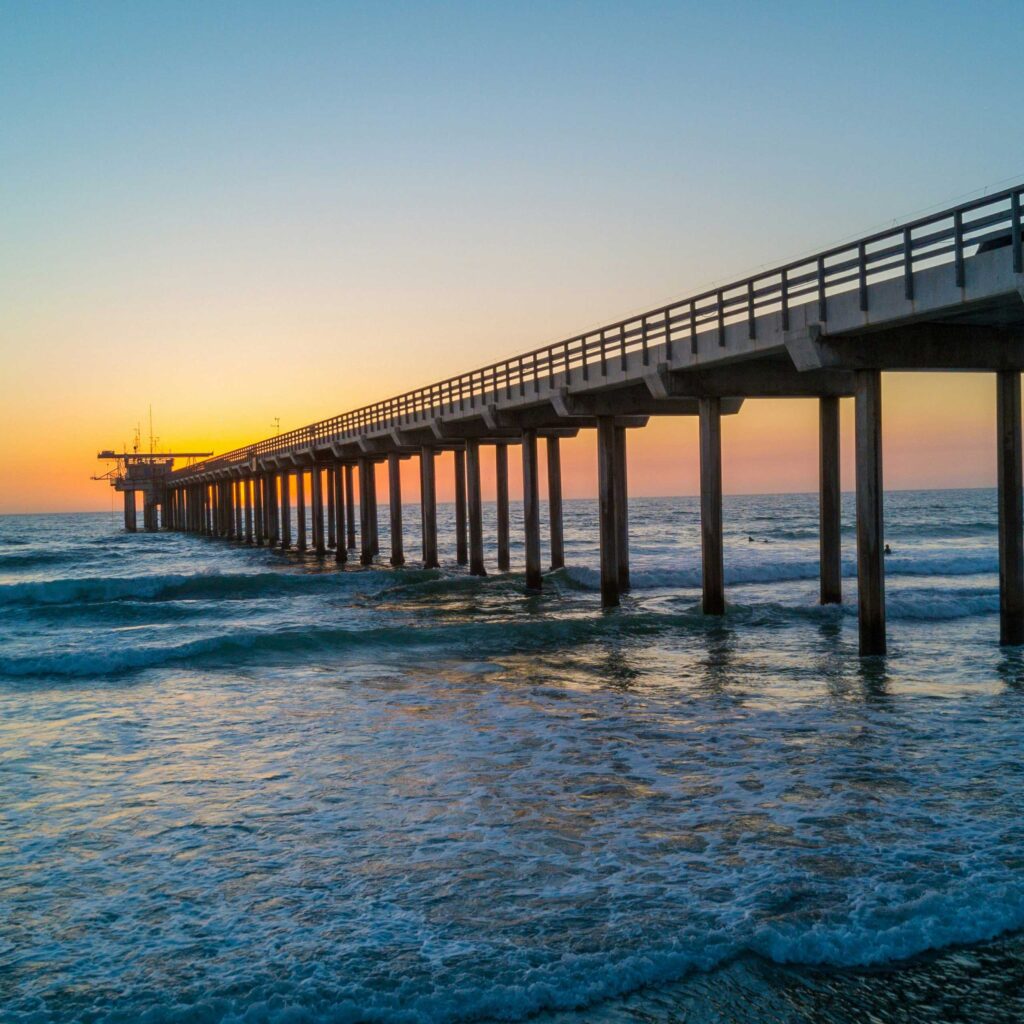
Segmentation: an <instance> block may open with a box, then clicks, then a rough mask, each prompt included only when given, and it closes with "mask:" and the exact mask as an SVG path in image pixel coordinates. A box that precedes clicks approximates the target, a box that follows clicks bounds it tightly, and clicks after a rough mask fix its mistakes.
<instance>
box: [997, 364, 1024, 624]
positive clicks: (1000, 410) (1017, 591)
mask: <svg viewBox="0 0 1024 1024" xmlns="http://www.w3.org/2000/svg"><path fill="white" fill-rule="evenodd" d="M996 422H997V433H996V437H997V439H998V445H999V450H998V452H997V453H996V455H997V459H998V481H999V642H1000V643H1001V644H1022V643H1024V533H1022V531H1024V506H1022V496H1021V489H1022V486H1024V480H1022V469H1021V414H1020V374H1019V373H1018V372H1017V371H1016V370H1001V371H1000V372H999V373H997V374H996Z"/></svg>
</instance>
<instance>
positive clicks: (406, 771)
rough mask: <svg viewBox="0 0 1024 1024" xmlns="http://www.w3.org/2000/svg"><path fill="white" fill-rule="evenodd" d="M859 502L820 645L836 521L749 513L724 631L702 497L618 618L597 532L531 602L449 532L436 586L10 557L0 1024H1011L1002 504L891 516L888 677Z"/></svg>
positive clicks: (634, 522) (729, 550)
mask: <svg viewBox="0 0 1024 1024" xmlns="http://www.w3.org/2000/svg"><path fill="white" fill-rule="evenodd" d="M846 501H847V504H846V506H845V509H844V534H843V543H844V564H845V568H846V578H845V579H844V587H845V595H844V596H845V599H846V603H845V604H844V605H843V606H842V607H836V608H821V607H819V606H818V605H817V604H816V599H817V579H816V573H817V504H816V500H815V498H814V497H813V496H810V495H789V496H772V497H748V498H727V499H726V502H725V518H726V523H727V536H726V577H727V582H728V594H727V597H728V601H729V609H728V613H727V614H726V615H725V616H724V617H723V618H722V619H720V620H710V619H706V618H704V617H703V616H702V615H701V614H700V611H699V596H700V595H699V582H700V576H699V534H698V507H697V503H696V500H695V499H692V498H675V499H658V500H634V501H633V502H632V503H631V508H630V514H631V545H632V559H633V583H634V588H633V591H632V593H631V594H630V595H628V597H627V598H626V599H625V600H624V602H623V606H622V607H621V609H618V610H616V611H612V612H602V611H601V609H600V607H599V597H598V593H597V573H596V568H597V564H598V558H597V549H596V537H597V523H596V507H595V505H594V503H592V502H587V501H580V502H568V503H567V505H566V517H565V526H566V540H567V560H568V563H569V566H568V568H567V569H565V570H562V571H559V572H556V573H552V574H549V575H548V576H546V578H545V581H544V591H543V593H542V594H541V595H539V596H529V595H526V594H524V592H523V586H522V583H523V578H522V575H521V572H517V571H513V572H512V573H510V574H508V575H498V574H496V573H493V572H492V575H491V576H490V577H489V578H487V579H486V580H476V579H473V578H470V577H469V576H467V575H466V574H465V571H464V570H462V569H460V568H458V567H456V566H455V565H454V564H453V563H454V534H453V530H452V526H451V519H452V510H451V508H450V507H446V506H442V507H441V509H440V517H439V518H440V525H441V543H442V558H443V559H445V564H444V565H443V566H442V568H441V569H440V570H433V571H423V570H419V569H417V568H415V567H410V568H406V569H403V570H391V569H388V568H384V567H378V568H372V569H366V570H361V569H359V568H356V567H352V568H346V569H344V570H339V569H337V568H336V567H335V566H334V563H333V561H328V562H326V563H318V562H317V561H316V559H315V558H313V557H305V558H300V557H299V556H297V555H295V554H282V553H281V552H271V551H267V550H260V549H254V548H247V547H245V546H232V545H228V544H226V543H224V542H220V541H211V540H207V539H204V538H200V537H191V536H185V535H180V534H156V535H146V534H144V533H139V534H136V535H127V534H124V533H123V532H121V531H120V529H119V525H118V523H117V521H116V519H115V518H113V517H111V516H110V515H106V514H103V515H65V516H57V515H54V516H9V517H2V518H0V1020H3V1021H4V1022H5V1024H6V1022H12V1024H13V1022H19V1024H20V1022H27V1021H32V1022H37V1021H38V1022H51V1021H61V1022H64V1021H89V1022H115V1021H116V1022H136V1021H143V1022H147V1024H159V1022H186V1021H187V1022H207V1021H209V1022H215V1021H216V1022H221V1021H224V1022H239V1024H241V1022H246V1024H252V1022H267V1024H271V1022H273V1024H277V1022H281V1024H299V1022H314V1021H329V1022H348V1021H351V1022H356V1021H396V1022H410V1024H413V1022H415V1024H420V1022H423V1024H427V1022H431V1024H433V1022H438V1024H440V1022H454V1021H482V1020H504V1021H514V1020H522V1019H526V1018H530V1017H533V1018H539V1019H541V1020H544V1021H550V1022H555V1021H557V1022H558V1024H567V1022H570V1021H573V1022H575V1021H583V1020H587V1021H589V1020H599V1021H645V1022H650V1021H676V1020H685V1021H762V1020H771V1021H794V1022H795V1021H810V1020H814V1021H818V1020H833V1021H862V1020H875V1021H935V1020H949V1021H954V1020H971V1021H973V1022H978V1021H1004V1020H1005V1021H1011V1020H1019V1019H1022V1018H1024V994H1022V993H1024V958H1022V954H1021V950H1022V948H1024V946H1022V943H1021V941H1020V938H1019V936H1020V930H1021V929H1022V928H1024V820H1022V814H1021V812H1022V809H1024V756H1022V755H1024V725H1022V723H1024V657H1022V652H1021V651H1020V650H1017V649H1002V650H1001V649H1000V648H999V646H998V642H997V641H998V593H997V577H996V569H997V564H996V534H995V531H996V519H995V494H994V492H992V491H945V492H899V493H893V494H890V495H887V503H886V539H887V541H888V542H889V543H890V544H891V545H892V548H893V553H892V555H891V556H889V558H888V559H887V573H888V575H887V604H888V614H889V636H890V655H889V657H888V658H887V659H885V660H878V659H871V660H866V661H863V662H862V661H861V660H859V659H858V658H857V653H856V648H857V635H856V633H857V628H856V626H857V624H856V615H855V603H854V602H855V596H856V595H855V587H856V581H855V579H854V578H853V556H854V542H853V531H852V523H853V517H852V513H853V510H852V505H851V504H850V501H849V496H846ZM514 513H515V510H514ZM487 514H488V516H489V517H490V518H488V521H487V523H486V537H487V543H488V557H489V558H491V559H492V561H491V563H490V564H491V566H493V558H492V556H493V551H494V543H493V540H494V534H493V525H494V524H493V518H492V517H493V509H492V508H490V507H488V509H487ZM513 519H514V521H513V537H514V538H516V539H518V538H520V537H521V529H519V524H518V523H517V522H516V521H515V514H514V516H513ZM417 520H418V515H417V511H416V509H415V508H413V507H409V508H408V509H407V510H406V522H407V525H408V529H407V537H406V540H407V551H408V552H409V553H410V554H411V555H412V554H415V553H416V552H417V550H418V548H417V546H416V545H417V538H416V533H415V527H416V524H417ZM545 536H546V531H545ZM381 537H382V538H385V539H386V537H387V510H386V508H382V509H381ZM384 554H385V556H386V555H387V551H386V550H385V552H384ZM545 555H546V552H545ZM521 556H522V551H521V547H520V548H518V549H517V548H516V547H515V546H514V547H513V566H514V567H516V566H520V567H521V564H522V557H521Z"/></svg>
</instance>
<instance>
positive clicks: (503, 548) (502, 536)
mask: <svg viewBox="0 0 1024 1024" xmlns="http://www.w3.org/2000/svg"><path fill="white" fill-rule="evenodd" d="M494 476H495V483H496V486H497V492H496V498H497V501H496V505H497V519H498V572H508V570H509V567H510V566H511V564H512V562H511V559H510V558H509V544H508V445H507V444H498V445H495V446H494Z"/></svg>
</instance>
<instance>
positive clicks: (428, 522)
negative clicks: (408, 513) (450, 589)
mask: <svg viewBox="0 0 1024 1024" xmlns="http://www.w3.org/2000/svg"><path fill="white" fill-rule="evenodd" d="M420 516H421V519H422V526H423V566H424V568H426V569H436V568H437V565H438V561H437V485H436V481H435V466H434V449H433V448H421V449H420Z"/></svg>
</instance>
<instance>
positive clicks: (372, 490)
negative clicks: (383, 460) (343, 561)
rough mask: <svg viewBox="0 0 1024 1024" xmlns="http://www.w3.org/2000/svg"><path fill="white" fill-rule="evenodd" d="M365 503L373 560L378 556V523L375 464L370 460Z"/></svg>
mask: <svg viewBox="0 0 1024 1024" xmlns="http://www.w3.org/2000/svg"><path fill="white" fill-rule="evenodd" d="M366 502H367V507H368V512H369V520H368V522H369V525H370V550H371V551H372V552H373V556H374V558H376V557H377V555H379V554H380V522H379V520H378V508H377V463H376V460H374V459H370V460H369V463H368V465H367V467H366Z"/></svg>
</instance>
